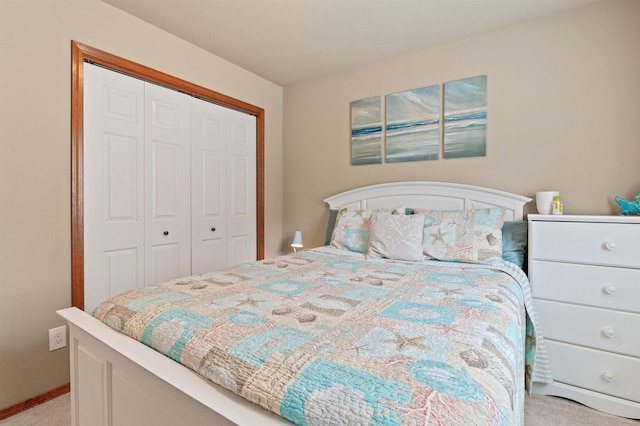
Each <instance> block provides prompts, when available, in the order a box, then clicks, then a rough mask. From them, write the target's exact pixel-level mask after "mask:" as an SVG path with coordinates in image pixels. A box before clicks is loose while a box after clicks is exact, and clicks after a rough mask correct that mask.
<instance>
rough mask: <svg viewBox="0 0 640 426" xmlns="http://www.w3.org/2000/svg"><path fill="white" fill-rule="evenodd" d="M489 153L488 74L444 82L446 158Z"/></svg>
mask: <svg viewBox="0 0 640 426" xmlns="http://www.w3.org/2000/svg"><path fill="white" fill-rule="evenodd" d="M486 155H487V76H486V75H483V76H479V77H472V78H467V79H464V80H457V81H452V82H449V83H445V84H444V158H462V157H483V156H486Z"/></svg>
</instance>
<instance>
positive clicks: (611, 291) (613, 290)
mask: <svg viewBox="0 0 640 426" xmlns="http://www.w3.org/2000/svg"><path fill="white" fill-rule="evenodd" d="M604 292H605V293H607V294H615V293H616V288H615V287H614V286H612V285H608V286H606V287H605V288H604Z"/></svg>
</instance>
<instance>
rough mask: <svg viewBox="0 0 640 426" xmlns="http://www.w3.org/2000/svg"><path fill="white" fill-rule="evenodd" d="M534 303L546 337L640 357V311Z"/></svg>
mask: <svg viewBox="0 0 640 426" xmlns="http://www.w3.org/2000/svg"><path fill="white" fill-rule="evenodd" d="M535 305H536V310H537V312H538V319H539V323H540V327H541V332H542V335H543V336H544V337H546V338H549V339H553V340H560V341H562V342H566V343H575V344H578V345H583V346H589V347H591V348H596V349H602V350H606V351H611V352H617V353H620V354H625V355H631V356H640V338H639V337H638V336H639V335H640V332H639V331H638V330H640V314H631V313H627V312H618V311H610V310H607V309H600V308H591V307H588V306H578V305H571V304H568V303H560V302H552V301H548V300H540V299H535Z"/></svg>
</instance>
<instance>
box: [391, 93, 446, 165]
mask: <svg viewBox="0 0 640 426" xmlns="http://www.w3.org/2000/svg"><path fill="white" fill-rule="evenodd" d="M386 111H387V117H386V125H385V130H386V147H385V148H386V149H385V151H386V157H385V158H386V162H387V163H402V162H407V161H423V160H437V159H438V157H439V155H440V86H439V85H434V86H429V87H424V88H421V89H414V90H409V91H406V92H400V93H394V94H391V95H387V97H386Z"/></svg>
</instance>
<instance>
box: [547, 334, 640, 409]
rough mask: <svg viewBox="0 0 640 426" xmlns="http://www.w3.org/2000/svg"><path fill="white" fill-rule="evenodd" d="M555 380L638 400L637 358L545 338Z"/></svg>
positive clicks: (639, 373) (639, 363)
mask: <svg viewBox="0 0 640 426" xmlns="http://www.w3.org/2000/svg"><path fill="white" fill-rule="evenodd" d="M545 344H546V346H547V354H548V355H549V361H550V363H551V374H552V375H553V380H554V381H556V382H561V383H566V384H568V385H574V386H579V387H581V388H585V389H590V390H593V391H596V392H601V393H605V394H608V395H612V396H617V397H619V398H624V399H629V400H631V401H636V402H640V359H638V358H632V357H628V356H624V355H616V354H611V353H607V352H603V351H599V350H595V349H589V348H583V347H580V346H573V345H569V344H566V343H561V342H554V341H551V340H546V341H545Z"/></svg>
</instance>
